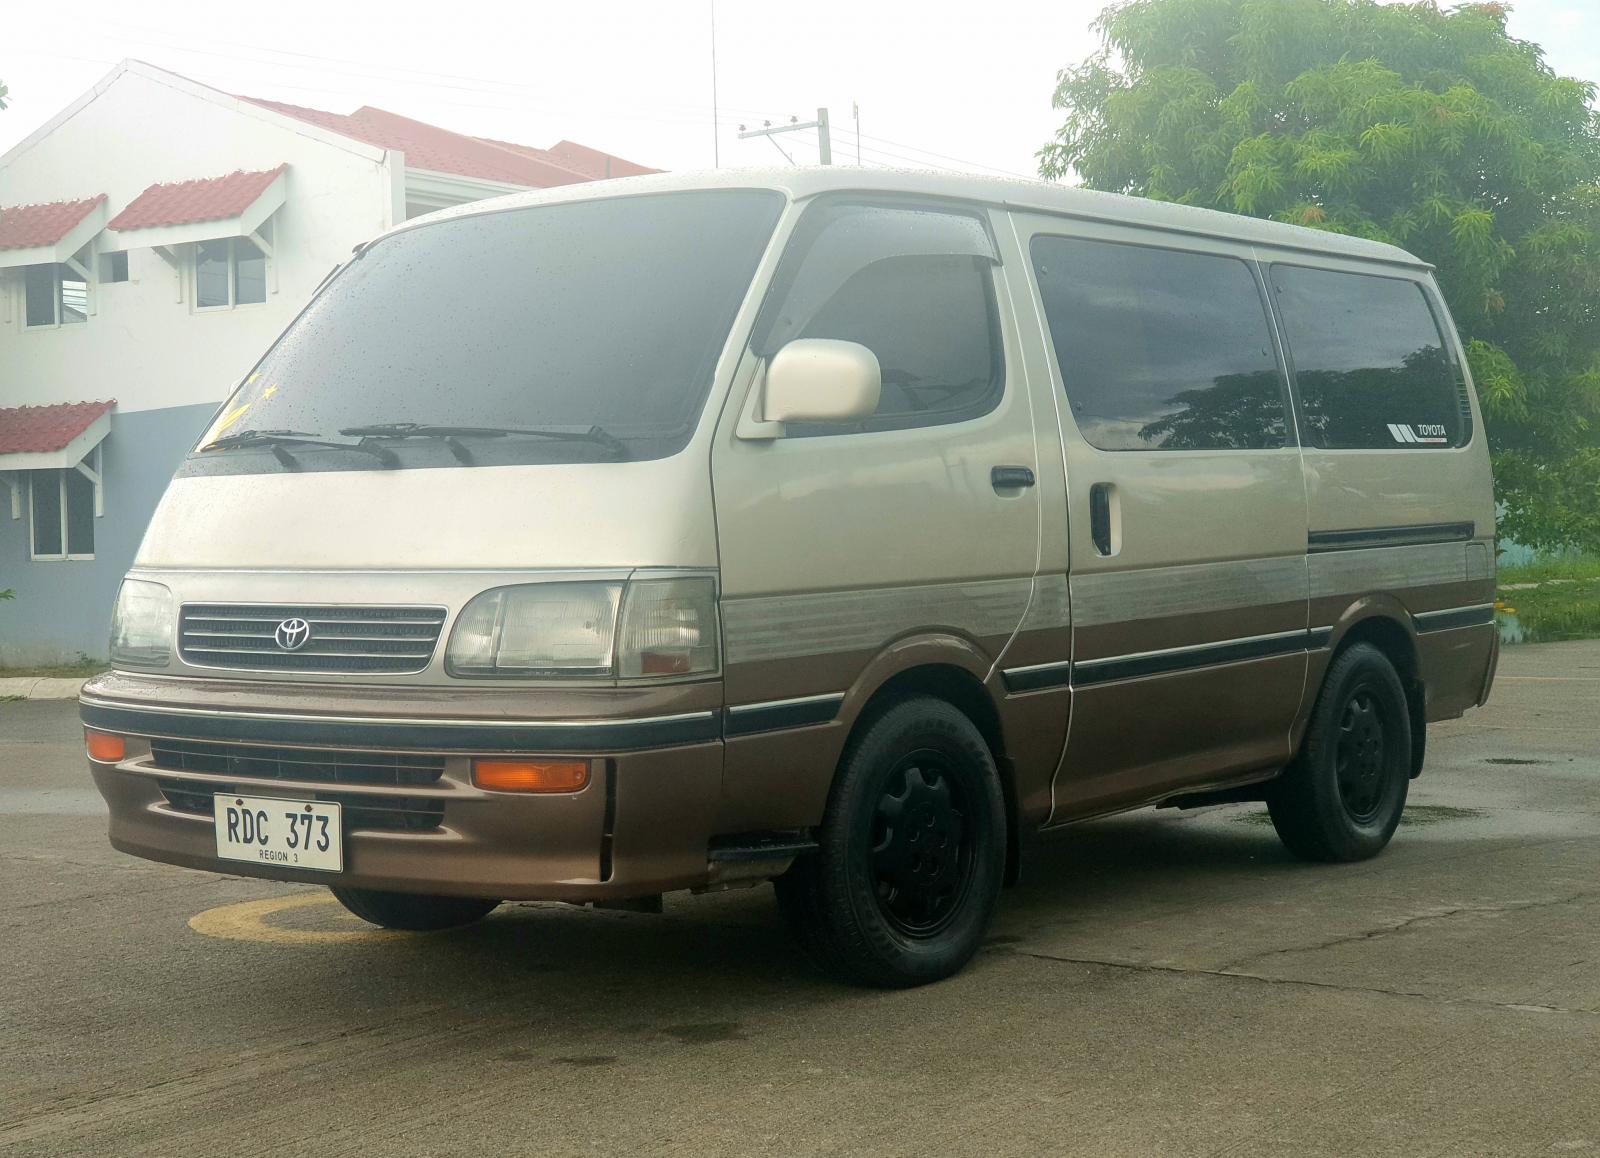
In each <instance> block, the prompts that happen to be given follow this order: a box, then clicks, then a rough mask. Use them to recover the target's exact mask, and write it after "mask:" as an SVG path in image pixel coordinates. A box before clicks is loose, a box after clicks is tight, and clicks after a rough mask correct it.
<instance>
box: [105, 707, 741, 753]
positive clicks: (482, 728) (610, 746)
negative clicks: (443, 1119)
mask: <svg viewBox="0 0 1600 1158" xmlns="http://www.w3.org/2000/svg"><path fill="white" fill-rule="evenodd" d="M78 713H79V716H80V717H81V718H82V720H83V722H84V723H85V724H87V725H88V726H89V727H91V728H103V729H105V730H106V731H108V732H116V733H122V734H126V735H134V736H154V737H171V738H174V739H189V740H219V741H222V742H232V743H241V744H274V745H295V744H305V745H307V746H324V745H326V746H329V747H335V748H350V747H372V748H379V749H383V748H420V749H423V750H425V751H436V752H535V751H549V752H626V751H635V750H638V749H641V748H660V747H668V746H671V745H676V744H698V743H705V742H707V741H710V740H717V739H720V738H721V736H722V722H721V720H719V719H718V718H717V713H716V712H710V711H706V712H688V713H685V714H682V715H676V716H651V717H645V718H641V719H633V720H514V721H508V720H428V719H413V720H407V719H377V718H371V717H367V718H362V717H354V718H351V717H344V716H303V715H272V714H271V713H267V712H224V711H205V710H199V711H196V710H193V709H171V708H166V709H161V708H128V707H120V706H117V705H115V704H110V703H106V702H104V701H99V700H93V699H88V698H83V699H80V700H79V701H78Z"/></svg>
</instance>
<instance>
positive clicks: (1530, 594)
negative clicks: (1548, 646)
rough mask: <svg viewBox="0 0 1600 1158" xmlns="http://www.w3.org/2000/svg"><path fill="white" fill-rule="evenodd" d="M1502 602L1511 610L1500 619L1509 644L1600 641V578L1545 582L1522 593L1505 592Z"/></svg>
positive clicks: (1501, 595)
mask: <svg viewBox="0 0 1600 1158" xmlns="http://www.w3.org/2000/svg"><path fill="white" fill-rule="evenodd" d="M1504 581H1505V579H1504V575H1503V574H1502V582H1504ZM1500 600H1501V602H1502V603H1503V604H1504V605H1505V606H1506V608H1507V609H1508V612H1506V613H1502V614H1501V616H1500V619H1501V620H1502V627H1501V636H1502V638H1504V639H1506V640H1507V641H1508V642H1521V643H1547V642H1550V641H1552V640H1560V639H1595V638H1600V574H1597V575H1595V576H1593V577H1591V578H1588V579H1570V580H1565V581H1561V580H1557V581H1554V582H1552V581H1550V580H1542V581H1540V585H1539V586H1538V587H1529V588H1525V589H1523V590H1521V591H1506V590H1504V589H1502V590H1501V592H1500ZM1519 637H1520V638H1519Z"/></svg>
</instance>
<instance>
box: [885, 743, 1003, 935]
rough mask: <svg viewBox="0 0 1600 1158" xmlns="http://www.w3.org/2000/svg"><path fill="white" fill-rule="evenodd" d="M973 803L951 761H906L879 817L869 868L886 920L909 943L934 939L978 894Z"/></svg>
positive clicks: (927, 752) (919, 757) (889, 780)
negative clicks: (970, 894)
mask: <svg viewBox="0 0 1600 1158" xmlns="http://www.w3.org/2000/svg"><path fill="white" fill-rule="evenodd" d="M969 812H970V801H969V800H968V794H967V793H966V792H965V790H964V789H963V787H962V785H961V783H960V781H959V780H958V779H957V777H956V776H955V775H954V773H953V770H952V767H951V762H950V760H949V758H948V757H946V756H944V755H943V754H941V753H939V752H936V751H933V750H931V749H921V750H918V751H916V752H912V753H910V754H908V755H906V756H904V757H902V758H901V759H900V760H899V761H898V762H896V764H895V765H894V767H893V768H891V769H890V771H889V774H888V776H887V777H885V778H884V781H883V787H882V790H881V792H880V794H879V796H878V800H877V802H876V805H875V806H874V809H873V814H872V832H871V840H870V842H869V844H868V854H867V855H868V865H869V869H870V871H871V874H872V881H873V886H874V889H875V892H876V895H877V899H878V907H879V909H880V910H881V911H882V913H883V915H884V917H885V918H886V919H887V920H888V922H889V923H890V925H892V926H893V927H894V928H895V929H896V930H898V931H899V932H900V933H902V934H904V935H905V936H908V937H917V938H923V937H933V936H936V935H938V934H939V933H941V932H943V931H944V929H946V928H947V927H948V926H949V925H950V923H951V922H952V921H953V920H954V919H955V917H956V914H957V913H959V912H960V911H961V906H962V902H963V901H965V900H966V896H967V893H968V891H969V890H970V888H971V886H972V877H973V870H974V867H975V865H976V858H975V856H974V849H973V841H974V835H975V834H974V825H973V823H972V820H971V818H970V816H969Z"/></svg>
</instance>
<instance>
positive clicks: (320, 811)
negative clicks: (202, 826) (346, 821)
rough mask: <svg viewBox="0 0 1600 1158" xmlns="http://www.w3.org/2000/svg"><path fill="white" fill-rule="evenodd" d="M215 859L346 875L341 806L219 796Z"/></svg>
mask: <svg viewBox="0 0 1600 1158" xmlns="http://www.w3.org/2000/svg"><path fill="white" fill-rule="evenodd" d="M212 799H213V800H214V801H215V802H216V826H217V855H218V856H219V857H221V858H222V859H224V860H246V861H249V862H250V863H252V864H270V865H281V866H282V867H284V868H301V869H320V870H321V871H323V872H335V873H336V872H342V871H343V870H344V834H343V832H342V831H341V829H340V826H339V805H337V804H328V803H324V802H322V801H309V800H277V799H274V798H273V797H270V796H235V795H233V794H232V793H223V792H218V793H216V794H215V795H214V796H213V797H212Z"/></svg>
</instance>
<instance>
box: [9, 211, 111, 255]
mask: <svg viewBox="0 0 1600 1158" xmlns="http://www.w3.org/2000/svg"><path fill="white" fill-rule="evenodd" d="M105 225H106V195H105V194H104V193H100V194H97V195H96V196H94V197H87V198H85V199H83V200H82V201H52V202H50V203H49V204H47V205H0V269H13V268H15V267H17V266H22V265H45V264H48V263H51V262H63V261H66V260H67V259H68V258H70V257H71V256H72V255H73V254H75V253H77V252H78V250H80V249H82V248H83V247H84V246H85V245H88V244H89V242H90V241H91V240H92V239H93V237H94V235H95V234H97V233H99V232H100V231H101V230H102V229H104V228H105Z"/></svg>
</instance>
